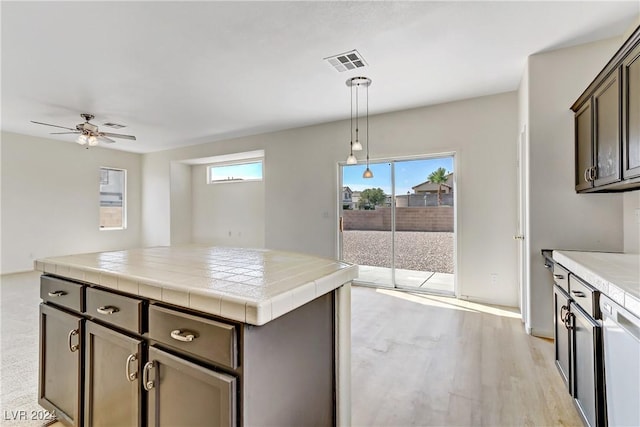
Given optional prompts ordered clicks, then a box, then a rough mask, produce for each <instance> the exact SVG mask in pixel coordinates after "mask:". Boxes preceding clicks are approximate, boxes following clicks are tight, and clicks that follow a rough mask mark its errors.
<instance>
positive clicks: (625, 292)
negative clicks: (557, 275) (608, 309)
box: [553, 250, 640, 317]
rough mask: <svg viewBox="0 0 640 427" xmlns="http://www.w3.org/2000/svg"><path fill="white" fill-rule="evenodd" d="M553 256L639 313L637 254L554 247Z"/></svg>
mask: <svg viewBox="0 0 640 427" xmlns="http://www.w3.org/2000/svg"><path fill="white" fill-rule="evenodd" d="M553 260H554V261H556V262H557V263H559V264H561V265H563V266H564V267H565V268H567V269H568V270H569V271H571V272H572V273H573V274H575V275H576V276H578V277H580V278H581V279H583V280H584V281H586V282H587V283H589V284H590V285H592V286H593V287H595V288H597V289H598V290H599V291H600V292H602V293H603V294H604V295H606V296H607V297H609V298H611V299H612V300H613V301H615V302H616V303H618V304H619V305H621V306H623V307H625V308H626V309H627V310H629V311H630V312H631V313H632V314H634V315H635V316H637V317H640V255H638V254H625V253H612V252H584V251H568V250H554V251H553ZM603 265H605V267H603ZM607 270H608V271H607ZM612 272H615V273H617V275H616V274H614V273H612ZM634 293H635V294H636V295H638V296H636V295H633V294H634Z"/></svg>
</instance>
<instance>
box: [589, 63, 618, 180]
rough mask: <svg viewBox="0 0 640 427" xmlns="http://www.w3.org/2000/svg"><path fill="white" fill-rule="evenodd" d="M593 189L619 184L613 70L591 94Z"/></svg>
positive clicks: (616, 89)
mask: <svg viewBox="0 0 640 427" xmlns="http://www.w3.org/2000/svg"><path fill="white" fill-rule="evenodd" d="M593 130H594V132H593V148H594V150H593V151H594V153H593V154H594V166H593V167H594V170H593V174H592V179H593V185H594V187H599V186H601V185H605V184H610V183H612V182H617V181H620V78H619V76H618V72H617V71H614V72H613V73H611V75H610V76H609V77H608V78H607V79H606V80H605V81H603V82H602V84H601V85H600V87H598V89H597V90H596V92H595V93H594V94H593Z"/></svg>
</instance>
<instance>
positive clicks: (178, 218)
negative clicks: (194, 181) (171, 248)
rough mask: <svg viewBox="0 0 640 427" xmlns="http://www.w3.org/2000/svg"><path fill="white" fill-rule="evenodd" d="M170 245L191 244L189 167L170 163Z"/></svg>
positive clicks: (191, 202) (191, 201) (191, 223)
mask: <svg viewBox="0 0 640 427" xmlns="http://www.w3.org/2000/svg"><path fill="white" fill-rule="evenodd" d="M170 167H171V175H170V185H171V190H170V195H171V217H170V220H171V244H172V245H180V244H185V243H191V238H192V233H193V221H192V204H193V200H192V197H191V165H186V164H183V163H179V162H171V165H170Z"/></svg>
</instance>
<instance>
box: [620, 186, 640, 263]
mask: <svg viewBox="0 0 640 427" xmlns="http://www.w3.org/2000/svg"><path fill="white" fill-rule="evenodd" d="M623 206H624V209H623V210H624V213H623V215H624V219H623V221H624V251H625V252H627V253H633V254H640V222H638V221H640V217H638V216H636V215H640V214H636V212H640V190H636V191H631V192H629V193H625V194H624V196H623Z"/></svg>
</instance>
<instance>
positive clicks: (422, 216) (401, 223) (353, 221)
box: [343, 206, 453, 232]
mask: <svg viewBox="0 0 640 427" xmlns="http://www.w3.org/2000/svg"><path fill="white" fill-rule="evenodd" d="M343 218H344V229H345V230H375V231H391V208H387V207H378V208H376V209H375V210H371V211H366V210H352V211H343ZM396 230H397V231H443V232H453V207H451V206H439V207H419V208H412V207H410V208H405V207H398V208H396Z"/></svg>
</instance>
